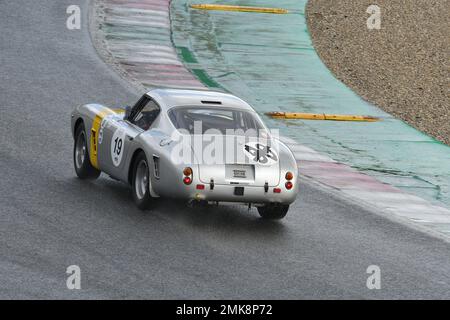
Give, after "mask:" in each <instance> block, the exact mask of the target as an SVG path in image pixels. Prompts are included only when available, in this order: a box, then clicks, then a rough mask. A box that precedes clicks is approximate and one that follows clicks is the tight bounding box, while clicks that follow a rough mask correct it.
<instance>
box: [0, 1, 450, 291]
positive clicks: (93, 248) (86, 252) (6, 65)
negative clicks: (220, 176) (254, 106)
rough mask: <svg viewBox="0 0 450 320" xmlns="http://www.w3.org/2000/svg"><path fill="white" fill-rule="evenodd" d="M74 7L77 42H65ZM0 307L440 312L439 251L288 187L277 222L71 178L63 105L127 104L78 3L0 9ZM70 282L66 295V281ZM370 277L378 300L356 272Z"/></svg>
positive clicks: (306, 190)
mask: <svg viewBox="0 0 450 320" xmlns="http://www.w3.org/2000/svg"><path fill="white" fill-rule="evenodd" d="M71 4H79V5H80V6H81V9H82V12H83V20H82V29H81V30H79V31H70V30H67V29H66V27H65V25H66V18H67V15H66V8H67V6H69V5H71ZM0 12H1V13H2V19H0V28H1V30H2V32H1V33H0V37H1V40H0V50H1V51H0V75H1V83H0V101H1V102H0V139H1V140H0V170H1V179H0V243H1V245H0V256H1V259H0V298H63V299H72V298H75V299H76V298H138V299H144V298H149V299H160V298H175V299H178V298H193V299H197V298H248V299H256V298H274V299H279V298H285V299H301V298H319V299H320V298H367V299H372V298H450V290H449V287H450V251H449V245H448V244H447V243H445V242H443V241H441V240H438V239H436V238H433V237H431V236H428V235H426V234H424V233H421V232H418V231H415V230H413V229H411V228H409V227H407V226H404V225H402V224H398V223H394V222H391V221H389V220H388V219H386V218H384V217H382V216H379V215H377V214H375V213H373V212H370V211H366V210H364V209H363V208H362V207H360V206H358V205H356V204H352V203H351V202H348V201H345V200H342V199H340V198H338V197H336V196H334V195H332V194H331V193H330V192H329V191H325V190H322V189H321V188H318V187H316V186H314V185H313V184H311V183H306V182H302V185H301V193H300V196H299V198H298V200H297V201H296V203H295V204H294V205H293V206H292V208H291V211H290V212H289V214H288V216H287V218H286V219H284V220H282V221H281V222H267V221H262V220H260V219H259V218H258V214H257V212H256V211H255V210H254V209H253V210H252V211H250V212H247V209H246V208H245V207H241V206H222V207H219V208H217V209H216V208H214V209H209V210H206V211H197V210H192V209H188V208H186V207H185V206H184V205H183V204H181V203H174V202H173V201H168V200H165V201H164V200H162V201H159V202H158V203H157V204H156V207H155V209H154V210H151V211H147V212H142V211H140V210H138V209H136V208H135V206H134V204H133V203H132V199H131V194H130V190H129V188H128V187H127V186H126V185H124V184H122V183H119V182H116V181H113V180H111V179H109V178H107V177H106V176H104V175H102V177H101V178H100V179H99V180H97V181H95V182H92V183H90V182H84V181H80V180H78V179H77V178H76V177H75V174H74V170H73V166H72V145H73V141H72V136H71V133H70V130H69V123H70V122H69V121H70V111H71V110H72V107H73V106H75V105H76V104H80V103H86V102H93V101H95V102H100V103H104V104H108V105H111V104H112V105H114V106H119V105H124V104H127V103H128V104H129V103H132V102H133V101H134V100H135V99H136V98H137V96H138V93H137V92H135V91H134V90H133V89H132V88H131V87H130V86H129V85H127V83H126V82H125V81H123V80H122V79H121V78H119V77H118V76H117V75H116V74H115V73H114V72H113V71H111V70H110V69H109V67H108V66H107V65H106V64H104V63H103V62H102V60H101V59H100V58H99V57H98V56H97V54H96V51H95V49H94V48H93V45H92V43H91V40H90V36H89V30H88V27H87V12H88V3H87V1H73V0H70V1H47V0H45V1H22V0H16V1H5V0H1V1H0ZM69 265H78V266H80V268H81V287H82V289H81V290H68V289H67V287H66V277H67V275H66V273H65V272H66V268H67V267H68V266H69ZM369 265H378V266H380V268H381V285H382V288H381V290H368V289H367V287H366V279H367V277H368V274H366V269H367V267H368V266H369Z"/></svg>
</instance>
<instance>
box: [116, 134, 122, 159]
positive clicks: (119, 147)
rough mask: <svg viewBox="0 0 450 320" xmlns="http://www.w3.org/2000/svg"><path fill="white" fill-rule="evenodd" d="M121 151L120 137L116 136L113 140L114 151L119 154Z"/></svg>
mask: <svg viewBox="0 0 450 320" xmlns="http://www.w3.org/2000/svg"><path fill="white" fill-rule="evenodd" d="M121 151H122V139H120V138H119V137H117V138H116V140H114V153H117V155H120V152H121Z"/></svg>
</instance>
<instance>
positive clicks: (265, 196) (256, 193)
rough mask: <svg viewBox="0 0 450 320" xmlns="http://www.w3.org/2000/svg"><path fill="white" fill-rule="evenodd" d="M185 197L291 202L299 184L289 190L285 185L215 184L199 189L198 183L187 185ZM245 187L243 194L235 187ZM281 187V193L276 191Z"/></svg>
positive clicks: (188, 198) (212, 199)
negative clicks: (275, 190) (236, 190)
mask: <svg viewBox="0 0 450 320" xmlns="http://www.w3.org/2000/svg"><path fill="white" fill-rule="evenodd" d="M185 187H186V192H185V197H184V198H186V199H187V200H198V201H213V202H241V203H254V204H263V203H282V204H291V203H292V202H294V200H295V198H296V196H297V192H298V190H297V188H298V186H296V185H294V188H292V189H291V190H287V189H286V188H285V187H284V185H283V186H276V187H269V188H268V189H267V191H266V190H265V188H264V187H254V186H245V185H215V186H214V187H213V188H211V186H210V185H209V184H205V185H204V189H203V190H199V189H197V185H196V184H192V185H190V186H185ZM236 187H239V188H241V187H242V188H244V190H243V195H238V194H239V192H235V188H236ZM275 188H279V189H281V192H280V193H275V192H274V189H275Z"/></svg>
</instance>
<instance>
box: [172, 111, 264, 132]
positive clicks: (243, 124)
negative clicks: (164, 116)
mask: <svg viewBox="0 0 450 320" xmlns="http://www.w3.org/2000/svg"><path fill="white" fill-rule="evenodd" d="M169 118H170V120H171V121H172V123H173V124H174V126H175V127H176V128H177V129H178V130H181V131H184V130H185V131H187V132H189V133H190V134H200V133H201V134H208V133H219V132H220V133H221V134H229V133H230V132H232V131H234V134H239V135H243V134H245V135H247V134H249V135H257V134H258V133H259V134H261V133H262V131H263V132H265V129H264V126H263V125H262V123H261V122H260V120H259V119H258V117H257V116H256V115H255V114H253V113H252V112H248V111H243V110H234V109H229V108H217V107H215V108H206V107H177V108H173V109H171V110H170V111H169Z"/></svg>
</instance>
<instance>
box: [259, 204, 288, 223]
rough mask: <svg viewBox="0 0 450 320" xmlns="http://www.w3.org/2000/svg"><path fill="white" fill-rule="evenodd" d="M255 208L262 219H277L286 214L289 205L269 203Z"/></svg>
mask: <svg viewBox="0 0 450 320" xmlns="http://www.w3.org/2000/svg"><path fill="white" fill-rule="evenodd" d="M257 208H258V213H259V215H260V216H261V217H262V218H263V219H270V220H279V219H283V218H284V217H285V216H286V214H287V212H288V210H289V205H282V204H275V203H271V204H266V205H265V206H263V207H257Z"/></svg>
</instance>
